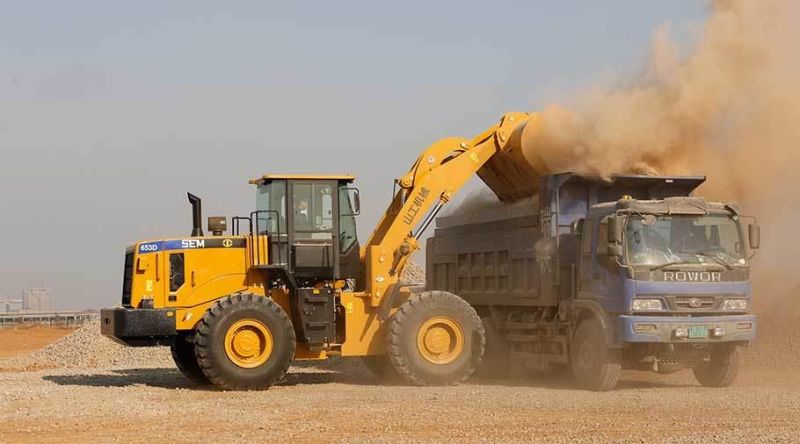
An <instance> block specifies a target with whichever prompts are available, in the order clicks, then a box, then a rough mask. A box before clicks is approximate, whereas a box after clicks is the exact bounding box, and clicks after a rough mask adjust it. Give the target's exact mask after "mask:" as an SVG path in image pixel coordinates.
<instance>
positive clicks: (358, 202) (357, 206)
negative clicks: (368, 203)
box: [353, 188, 361, 216]
mask: <svg viewBox="0 0 800 444" xmlns="http://www.w3.org/2000/svg"><path fill="white" fill-rule="evenodd" d="M353 207H355V208H353V211H355V212H356V214H355V215H356V216H358V215H359V214H361V195H360V194H358V188H353Z"/></svg>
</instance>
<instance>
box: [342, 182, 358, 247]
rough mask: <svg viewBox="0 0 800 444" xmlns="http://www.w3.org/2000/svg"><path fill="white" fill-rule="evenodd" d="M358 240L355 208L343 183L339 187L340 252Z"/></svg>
mask: <svg viewBox="0 0 800 444" xmlns="http://www.w3.org/2000/svg"><path fill="white" fill-rule="evenodd" d="M356 242H358V239H357V237H356V217H355V209H354V208H353V204H352V202H351V201H350V193H349V189H348V188H347V187H346V186H344V185H342V186H340V187H339V252H341V253H346V252H347V251H348V250H350V249H351V248H352V247H353V245H354V244H356Z"/></svg>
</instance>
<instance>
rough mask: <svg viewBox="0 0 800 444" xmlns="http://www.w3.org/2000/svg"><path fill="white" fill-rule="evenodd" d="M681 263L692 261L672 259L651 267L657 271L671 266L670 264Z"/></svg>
mask: <svg viewBox="0 0 800 444" xmlns="http://www.w3.org/2000/svg"><path fill="white" fill-rule="evenodd" d="M681 264H691V262H689V261H685V260H680V261H672V262H667V263H666V264H661V265H657V266H655V267H653V268H651V269H650V270H651V271H656V270H660V269H662V268H666V267H669V266H670V265H681Z"/></svg>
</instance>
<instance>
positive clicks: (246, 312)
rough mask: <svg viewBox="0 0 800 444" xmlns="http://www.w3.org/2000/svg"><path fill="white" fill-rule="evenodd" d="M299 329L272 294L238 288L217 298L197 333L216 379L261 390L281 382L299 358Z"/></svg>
mask: <svg viewBox="0 0 800 444" xmlns="http://www.w3.org/2000/svg"><path fill="white" fill-rule="evenodd" d="M295 347H296V344H295V334H294V328H293V327H292V323H291V321H290V320H289V317H288V316H286V313H285V312H284V311H283V309H282V308H281V307H280V305H278V304H277V303H275V301H273V300H272V299H269V298H266V297H263V296H257V295H253V294H237V295H233V296H228V297H225V298H222V299H220V300H219V301H217V303H216V304H214V306H212V307H211V309H209V310H208V311H207V312H206V314H205V315H204V316H203V319H202V320H201V321H200V323H199V326H198V328H197V334H196V335H195V354H196V355H197V362H198V363H199V365H200V368H201V369H202V370H203V374H204V375H205V376H206V377H207V378H208V380H209V381H211V383H212V384H214V385H216V386H218V387H221V388H224V389H230V390H260V389H266V388H268V387H270V386H272V385H274V384H276V383H277V382H279V381H280V380H281V379H283V377H284V376H285V375H286V372H287V371H288V370H289V365H290V364H291V363H292V361H293V360H294V353H295Z"/></svg>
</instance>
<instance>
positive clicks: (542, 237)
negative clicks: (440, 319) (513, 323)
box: [426, 173, 705, 307]
mask: <svg viewBox="0 0 800 444" xmlns="http://www.w3.org/2000/svg"><path fill="white" fill-rule="evenodd" d="M704 180H705V178H704V177H672V176H671V177H665V176H616V177H614V178H612V179H611V180H610V181H603V180H598V179H587V178H583V177H580V176H577V175H574V174H572V173H562V174H555V175H548V176H544V177H542V179H541V183H540V185H539V187H538V189H539V190H540V193H539V196H538V197H534V198H528V199H525V200H522V201H517V202H514V203H511V204H499V203H497V204H494V205H489V206H486V207H484V208H480V209H473V210H472V211H470V212H469V213H466V214H458V215H453V216H448V217H440V218H438V219H437V220H436V230H435V232H434V236H432V237H431V238H430V239H428V243H427V247H426V283H427V287H428V288H429V289H433V290H446V291H450V292H452V293H455V294H457V295H459V296H461V297H462V298H464V299H465V300H467V301H468V302H470V303H471V304H473V305H495V304H497V305H534V306H545V307H547V306H555V305H557V304H558V302H559V301H560V300H561V299H564V298H568V297H569V296H570V295H571V292H572V286H571V285H572V284H571V282H572V280H571V273H572V269H573V267H574V264H575V255H576V252H577V248H576V237H575V235H574V234H573V233H572V230H571V226H572V223H573V222H574V221H576V220H578V219H581V218H583V217H585V216H586V213H587V211H588V210H589V208H590V207H591V206H592V205H595V204H598V203H603V202H613V201H616V200H618V199H620V198H622V197H623V196H631V197H632V198H634V199H642V200H651V199H663V198H665V197H670V196H688V195H690V194H691V192H692V191H693V190H694V189H695V188H696V187H697V186H699V185H700V184H701V183H703V181H704Z"/></svg>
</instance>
